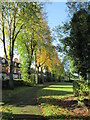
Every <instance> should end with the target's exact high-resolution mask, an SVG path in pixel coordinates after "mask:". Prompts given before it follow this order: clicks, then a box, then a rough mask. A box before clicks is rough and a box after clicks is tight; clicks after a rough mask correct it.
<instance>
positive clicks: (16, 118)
mask: <svg viewBox="0 0 90 120" xmlns="http://www.w3.org/2000/svg"><path fill="white" fill-rule="evenodd" d="M3 118H6V119H5V120H65V119H66V120H76V119H79V120H90V116H76V115H75V116H73V115H71V116H70V115H68V116H65V115H52V116H48V117H43V116H41V115H33V114H11V115H9V116H3Z"/></svg>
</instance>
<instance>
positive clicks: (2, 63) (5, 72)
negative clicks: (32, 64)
mask: <svg viewBox="0 0 90 120" xmlns="http://www.w3.org/2000/svg"><path fill="white" fill-rule="evenodd" d="M0 78H2V80H8V79H9V69H8V61H7V60H6V59H5V58H3V57H0ZM13 79H21V73H20V62H18V59H17V58H15V59H14V62H13Z"/></svg>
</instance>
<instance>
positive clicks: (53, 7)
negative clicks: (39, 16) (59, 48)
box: [0, 2, 67, 57]
mask: <svg viewBox="0 0 90 120" xmlns="http://www.w3.org/2000/svg"><path fill="white" fill-rule="evenodd" d="M45 10H46V12H47V20H48V25H49V27H50V30H52V28H54V27H55V26H57V25H61V24H62V22H64V21H66V20H67V12H65V10H66V3H65V2H52V3H45ZM0 56H2V57H3V56H4V52H3V47H2V45H1V42H0Z"/></svg>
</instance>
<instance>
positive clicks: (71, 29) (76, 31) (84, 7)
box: [56, 2, 90, 80]
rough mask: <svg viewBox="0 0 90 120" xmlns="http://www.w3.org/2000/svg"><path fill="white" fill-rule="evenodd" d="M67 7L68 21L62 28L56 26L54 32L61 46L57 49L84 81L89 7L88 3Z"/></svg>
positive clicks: (87, 53)
mask: <svg viewBox="0 0 90 120" xmlns="http://www.w3.org/2000/svg"><path fill="white" fill-rule="evenodd" d="M67 6H68V10H69V13H70V21H69V22H66V23H64V26H58V27H57V30H56V32H57V34H58V37H59V38H60V42H61V44H62V46H63V48H62V47H59V48H60V50H62V51H64V52H65V53H66V55H68V56H69V59H70V61H73V62H72V63H73V65H75V66H76V67H75V71H76V72H77V73H78V74H79V75H80V76H82V77H83V79H85V80H86V79H87V73H88V71H89V68H90V63H89V61H90V55H89V39H90V35H89V32H90V25H89V20H90V14H89V9H90V6H89V4H88V3H77V2H76V3H67ZM86 36H87V37H86ZM73 65H72V66H73Z"/></svg>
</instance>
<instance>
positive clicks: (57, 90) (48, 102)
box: [38, 82, 82, 120]
mask: <svg viewBox="0 0 90 120" xmlns="http://www.w3.org/2000/svg"><path fill="white" fill-rule="evenodd" d="M69 98H74V96H73V84H72V83H65V82H63V83H52V84H51V85H48V86H47V87H45V88H43V89H42V90H40V91H38V102H39V104H40V107H41V110H42V112H43V115H44V116H45V117H46V118H48V119H54V118H55V120H56V118H57V119H58V118H59V120H61V119H65V118H68V116H72V117H74V116H76V114H75V113H74V112H73V111H72V110H68V107H66V106H65V105H64V106H62V104H64V99H69ZM61 100H62V101H63V102H61ZM74 100H75V99H74ZM61 103H62V104H61ZM81 118H82V116H81ZM69 119H70V118H69Z"/></svg>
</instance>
